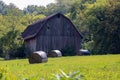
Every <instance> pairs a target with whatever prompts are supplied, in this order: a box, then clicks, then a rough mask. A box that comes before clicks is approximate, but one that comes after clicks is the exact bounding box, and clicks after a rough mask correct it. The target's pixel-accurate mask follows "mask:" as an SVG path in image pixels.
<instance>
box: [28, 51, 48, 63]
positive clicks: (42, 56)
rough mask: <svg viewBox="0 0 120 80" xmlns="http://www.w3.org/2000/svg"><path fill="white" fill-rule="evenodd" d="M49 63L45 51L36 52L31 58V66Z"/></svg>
mask: <svg viewBox="0 0 120 80" xmlns="http://www.w3.org/2000/svg"><path fill="white" fill-rule="evenodd" d="M47 61H48V58H47V54H46V53H45V52H44V51H36V52H33V53H32V54H31V55H30V56H29V63H30V64H34V63H43V62H47Z"/></svg>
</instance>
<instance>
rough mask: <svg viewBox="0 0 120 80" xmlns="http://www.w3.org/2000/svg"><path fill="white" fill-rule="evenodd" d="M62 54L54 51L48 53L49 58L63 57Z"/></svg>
mask: <svg viewBox="0 0 120 80" xmlns="http://www.w3.org/2000/svg"><path fill="white" fill-rule="evenodd" d="M61 56H62V53H61V51H59V50H52V51H51V52H49V53H48V57H61Z"/></svg>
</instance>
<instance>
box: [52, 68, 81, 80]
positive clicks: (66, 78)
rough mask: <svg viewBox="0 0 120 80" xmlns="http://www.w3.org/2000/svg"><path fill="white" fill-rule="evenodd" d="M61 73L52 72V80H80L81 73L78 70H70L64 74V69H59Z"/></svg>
mask: <svg viewBox="0 0 120 80" xmlns="http://www.w3.org/2000/svg"><path fill="white" fill-rule="evenodd" d="M60 72H61V74H53V78H52V80H82V77H83V76H82V75H81V74H80V72H78V71H75V72H70V73H69V74H66V73H65V72H64V71H62V70H60Z"/></svg>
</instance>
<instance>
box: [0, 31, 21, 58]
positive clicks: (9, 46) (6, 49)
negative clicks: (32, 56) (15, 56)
mask: <svg viewBox="0 0 120 80" xmlns="http://www.w3.org/2000/svg"><path fill="white" fill-rule="evenodd" d="M18 34H19V31H16V30H15V31H13V30H11V31H9V32H7V33H6V34H5V35H4V36H3V37H2V38H1V39H0V45H2V50H3V53H4V54H3V56H4V57H5V59H10V54H12V53H14V50H16V49H17V48H18V45H19V44H18V41H17V36H18Z"/></svg>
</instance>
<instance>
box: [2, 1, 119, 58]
mask: <svg viewBox="0 0 120 80" xmlns="http://www.w3.org/2000/svg"><path fill="white" fill-rule="evenodd" d="M57 12H61V13H63V14H64V15H66V16H67V17H69V18H70V19H71V20H72V21H73V23H74V24H75V26H76V27H77V28H78V30H79V31H80V32H81V33H82V34H83V36H84V40H83V48H84V49H89V50H90V51H91V52H92V54H111V53H112V54H113V53H114V54H116V53H120V47H119V45H120V41H119V40H120V35H119V33H120V1H119V0H70V1H68V0H56V3H50V4H48V5H47V6H46V7H45V6H37V5H29V6H28V7H27V8H24V9H23V10H20V9H19V8H17V5H14V4H12V3H11V4H9V5H6V4H5V3H4V2H3V1H0V56H1V57H6V58H9V57H13V58H14V57H21V58H22V57H25V53H24V52H25V47H24V44H23V41H21V40H19V37H20V34H21V33H22V32H23V31H24V29H25V28H26V27H27V26H28V25H29V24H31V23H33V22H34V21H36V20H38V19H42V18H45V17H46V16H48V15H50V14H53V13H57Z"/></svg>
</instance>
